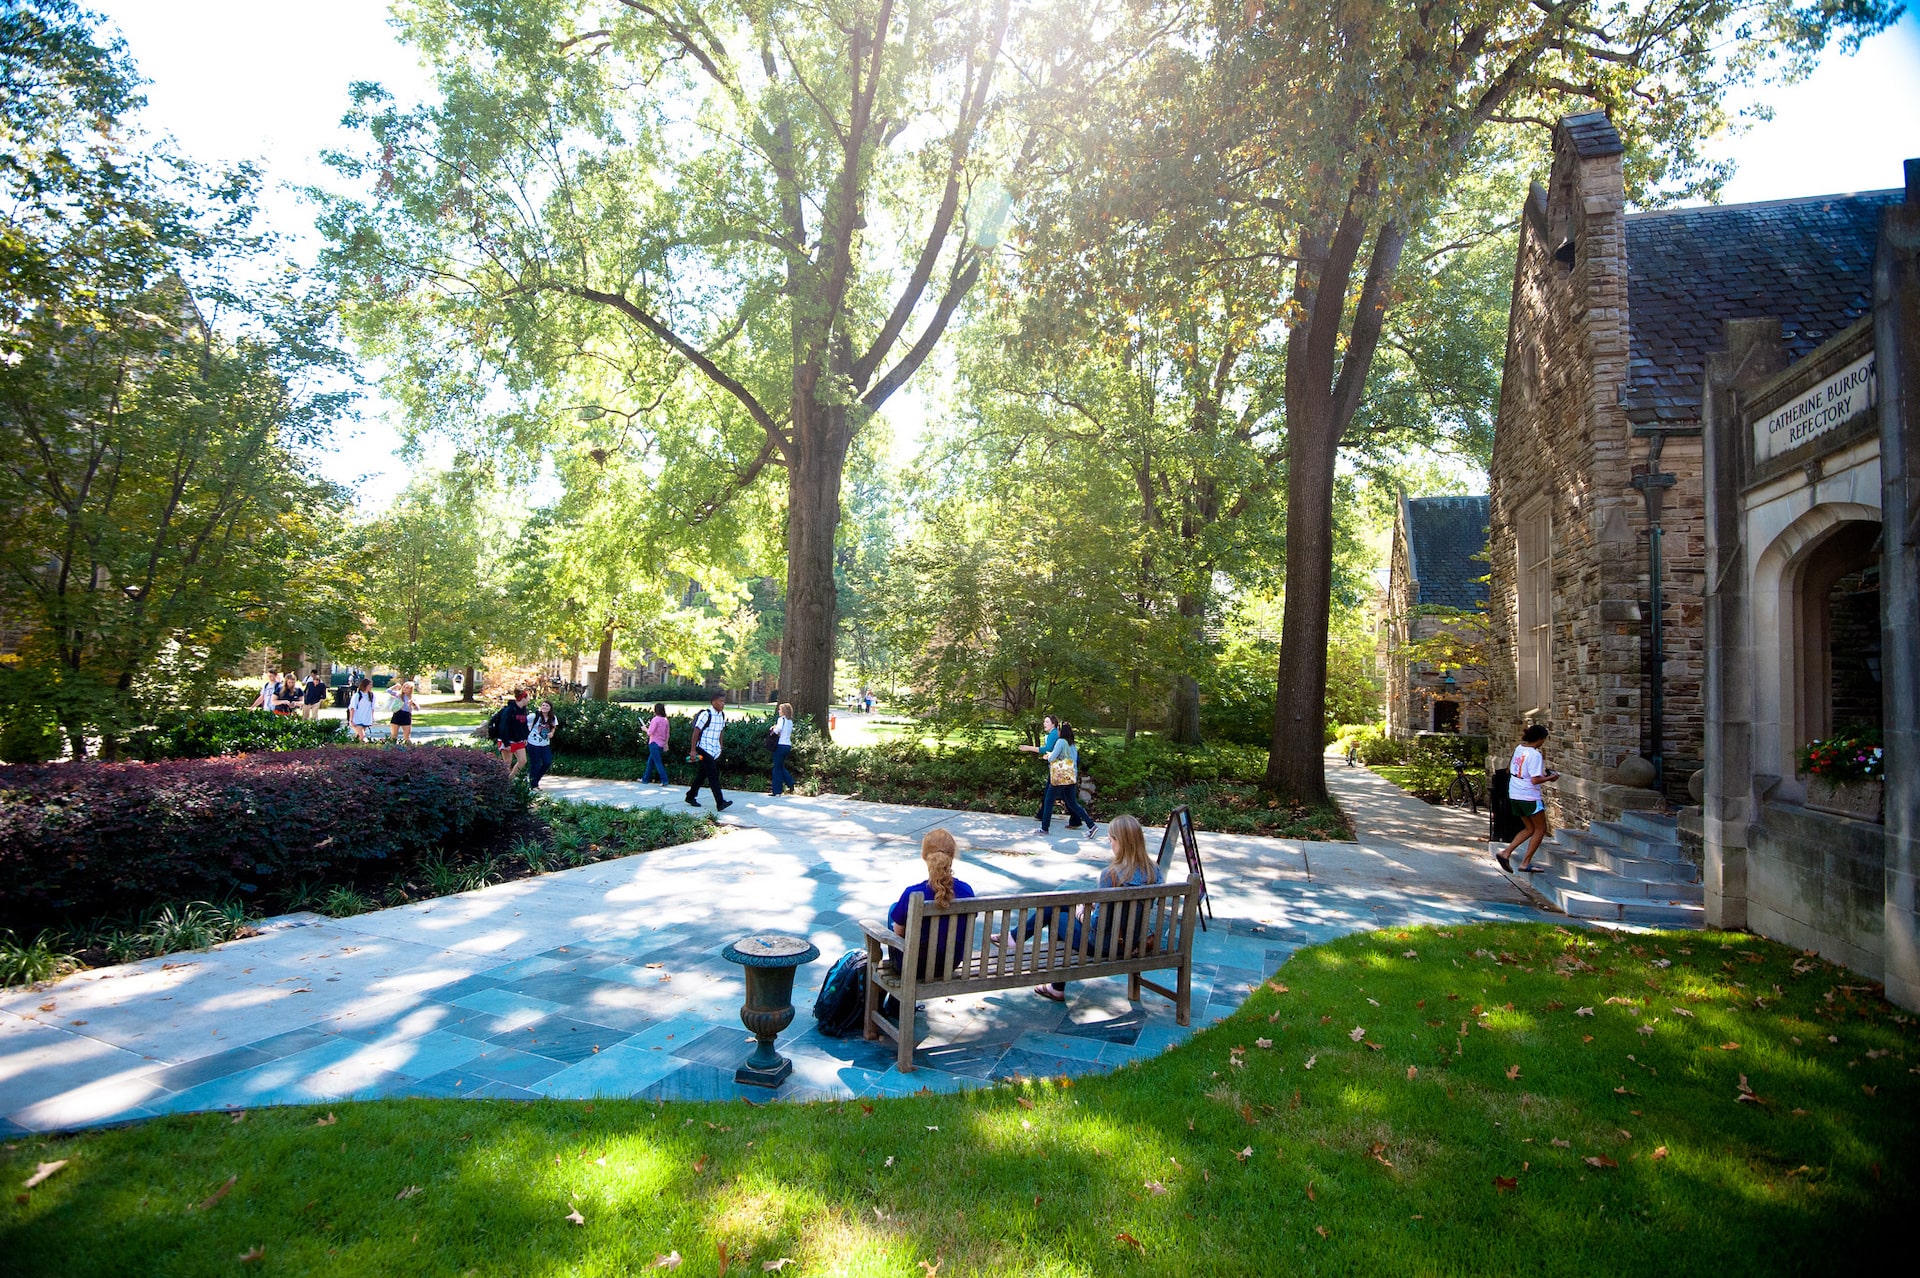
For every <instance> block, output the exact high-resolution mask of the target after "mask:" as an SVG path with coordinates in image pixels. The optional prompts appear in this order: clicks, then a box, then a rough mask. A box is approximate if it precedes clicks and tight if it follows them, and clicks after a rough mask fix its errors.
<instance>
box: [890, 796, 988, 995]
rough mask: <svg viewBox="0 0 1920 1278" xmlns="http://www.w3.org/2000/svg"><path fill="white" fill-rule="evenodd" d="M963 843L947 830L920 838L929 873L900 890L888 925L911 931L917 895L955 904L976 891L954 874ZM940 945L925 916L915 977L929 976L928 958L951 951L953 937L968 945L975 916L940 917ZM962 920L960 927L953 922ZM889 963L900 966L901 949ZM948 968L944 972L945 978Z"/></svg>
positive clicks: (938, 903)
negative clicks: (909, 920) (909, 922)
mask: <svg viewBox="0 0 1920 1278" xmlns="http://www.w3.org/2000/svg"><path fill="white" fill-rule="evenodd" d="M959 852H960V849H959V845H958V844H956V843H955V842H954V840H953V835H951V834H949V833H948V832H947V831H945V830H928V831H927V833H926V836H925V837H924V838H922V839H921V840H920V859H921V860H923V861H925V862H926V864H927V877H926V878H924V879H922V880H921V881H920V882H918V883H916V884H914V885H913V886H912V887H910V888H908V889H907V890H906V891H904V892H902V893H901V894H900V899H899V900H898V901H895V902H894V903H893V908H892V909H891V910H888V911H887V926H888V927H891V928H892V929H893V930H894V931H895V932H896V933H898V934H899V935H901V936H905V935H906V934H907V911H908V910H909V909H910V908H911V902H912V901H913V898H914V897H916V896H922V897H928V898H930V899H931V900H932V901H933V903H934V904H935V905H942V906H944V905H952V904H953V902H954V898H956V897H960V898H966V897H970V896H972V895H973V894H974V892H973V889H972V888H971V887H969V886H967V884H965V883H963V882H961V881H960V880H959V879H956V878H954V877H953V862H954V859H955V858H956V857H957V856H958V855H959ZM939 922H940V930H939V941H938V948H935V944H934V942H932V941H931V940H930V939H929V938H930V936H931V935H932V930H933V924H934V920H932V919H922V920H921V922H920V962H919V964H918V965H917V966H918V970H917V971H916V972H915V974H914V979H915V980H920V981H924V980H926V979H927V960H928V958H929V957H930V956H931V955H934V954H942V953H950V952H951V951H950V950H949V949H948V943H949V939H951V940H953V941H954V942H955V943H956V945H957V946H964V945H965V944H966V940H967V932H968V929H969V927H971V925H972V923H973V917H972V916H971V915H967V914H956V915H948V916H944V917H942V918H941V919H940V920H939ZM954 924H958V925H959V926H958V928H955V927H954V926H953V925H954ZM887 953H888V955H889V958H888V960H887V961H888V963H889V964H891V965H892V966H893V967H894V968H895V969H896V970H897V969H898V968H899V966H900V957H901V951H899V950H888V951H887ZM946 975H947V973H945V972H941V973H940V977H938V978H935V979H940V978H944V977H945V976H946Z"/></svg>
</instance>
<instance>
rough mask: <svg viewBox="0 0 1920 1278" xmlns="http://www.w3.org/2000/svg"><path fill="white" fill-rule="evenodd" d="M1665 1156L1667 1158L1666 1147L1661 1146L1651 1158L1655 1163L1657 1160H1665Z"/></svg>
mask: <svg viewBox="0 0 1920 1278" xmlns="http://www.w3.org/2000/svg"><path fill="white" fill-rule="evenodd" d="M1666 1156H1667V1147H1666V1146H1665V1145H1662V1146H1660V1147H1659V1148H1658V1149H1656V1150H1654V1151H1653V1158H1654V1161H1655V1162H1658V1161H1659V1160H1661V1159H1662V1158H1665V1157H1666Z"/></svg>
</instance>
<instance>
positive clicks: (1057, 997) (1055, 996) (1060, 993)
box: [1033, 985, 1067, 1003]
mask: <svg viewBox="0 0 1920 1278" xmlns="http://www.w3.org/2000/svg"><path fill="white" fill-rule="evenodd" d="M1033 992H1034V993H1035V994H1038V995H1039V996H1040V997H1041V998H1045V999H1052V1000H1053V1001H1054V1002H1056V1003H1064V1002H1066V1001H1067V992H1066V991H1065V990H1058V989H1055V988H1054V987H1053V986H1051V985H1036V986H1034V987H1033Z"/></svg>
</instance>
